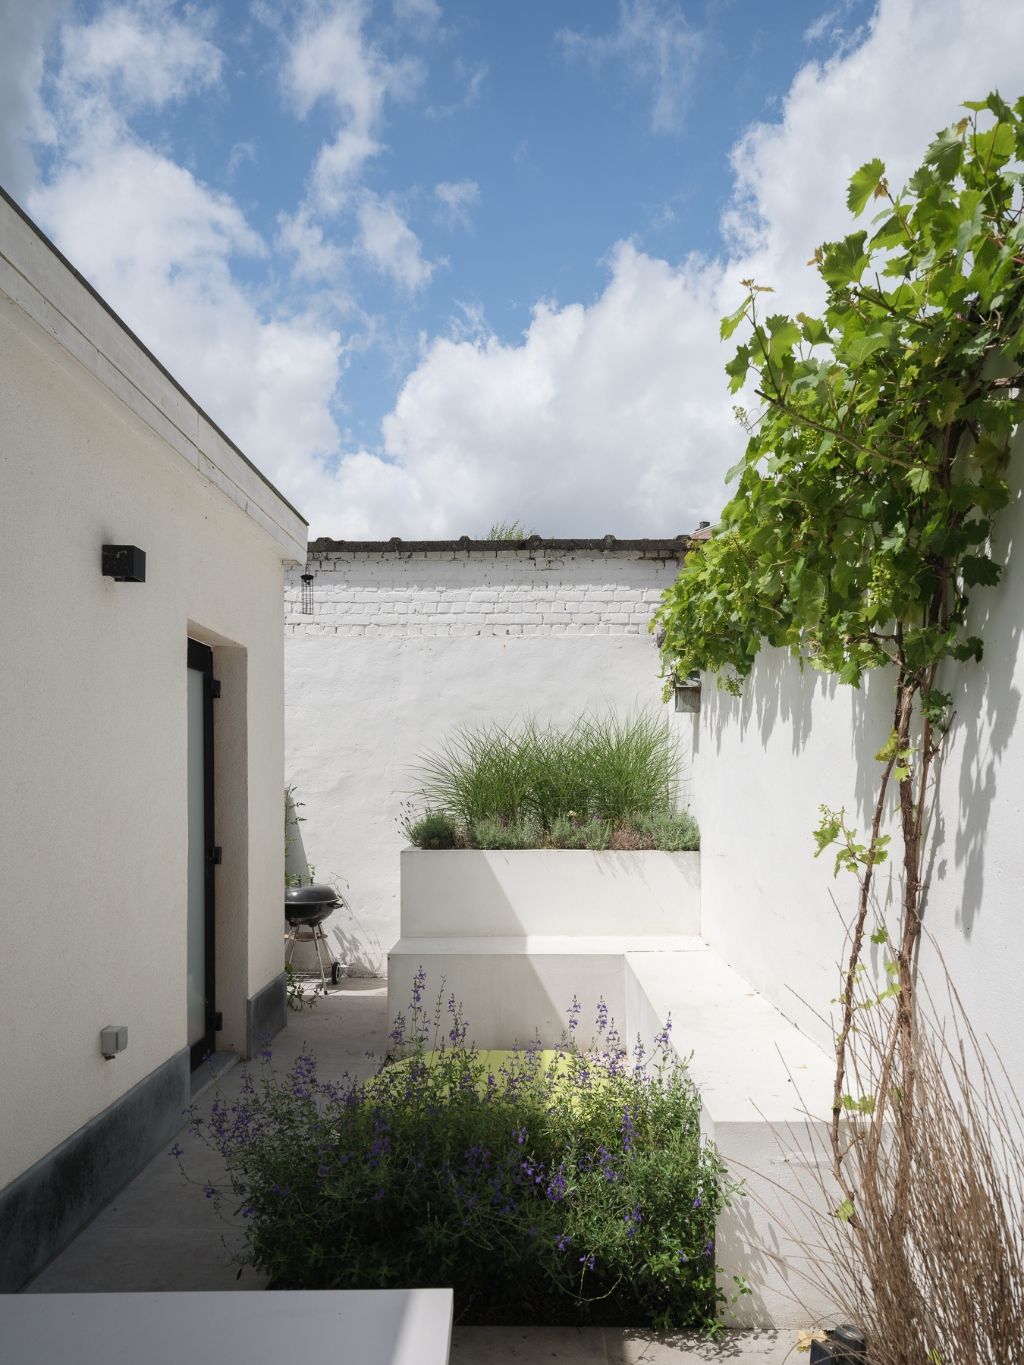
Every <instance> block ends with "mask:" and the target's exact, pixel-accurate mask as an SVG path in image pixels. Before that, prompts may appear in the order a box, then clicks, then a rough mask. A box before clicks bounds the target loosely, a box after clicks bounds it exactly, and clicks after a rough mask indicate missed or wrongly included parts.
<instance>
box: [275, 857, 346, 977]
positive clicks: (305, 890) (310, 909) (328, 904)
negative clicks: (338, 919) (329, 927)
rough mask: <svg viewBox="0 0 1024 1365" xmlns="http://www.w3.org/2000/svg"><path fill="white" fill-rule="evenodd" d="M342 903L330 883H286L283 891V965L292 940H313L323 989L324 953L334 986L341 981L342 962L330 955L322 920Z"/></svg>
mask: <svg viewBox="0 0 1024 1365" xmlns="http://www.w3.org/2000/svg"><path fill="white" fill-rule="evenodd" d="M343 904H344V902H343V900H342V899H341V897H340V896H339V895H338V893H337V892H336V891H335V890H334V887H333V886H320V885H317V884H316V883H313V884H312V885H311V886H289V887H288V889H287V890H286V891H285V893H284V917H285V920H286V921H287V923H288V931H287V933H286V934H285V943H286V944H287V945H288V946H287V948H286V949H285V955H284V960H285V965H288V964H289V963H290V962H291V960H292V957H293V955H294V953H295V945H296V943H313V944H315V945H316V960H317V962H318V964H319V966H320V984H321V985H322V986H323V988H324V990H326V989H327V971H328V969H327V967H325V964H324V953H326V955H327V963H328V965H329V970H330V977H331V983H332V984H333V985H335V986H336V985H337V984H338V982H339V981H340V980H341V973H342V964H341V962H340V961H339V960H338V958H337V957H336V956H335V955H334V952H333V950H332V948H331V945H330V941H329V939H328V937H327V935H326V934H325V933H324V928H323V924H324V920H325V919H326V918H327V916H328V915H329V914H330V913H331V911H332V910H336V909H337V908H338V906H339V905H343ZM321 950H322V951H321Z"/></svg>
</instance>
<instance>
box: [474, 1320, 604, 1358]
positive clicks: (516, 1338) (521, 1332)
mask: <svg viewBox="0 0 1024 1365" xmlns="http://www.w3.org/2000/svg"><path fill="white" fill-rule="evenodd" d="M607 1359H608V1357H607V1354H606V1352H605V1344H604V1332H603V1331H602V1330H601V1328H600V1327H453V1328H452V1350H451V1365H506V1363H507V1362H512V1361H515V1362H517V1365H548V1362H557V1365H593V1362H594V1361H598V1362H600V1365H605V1362H606V1361H607Z"/></svg>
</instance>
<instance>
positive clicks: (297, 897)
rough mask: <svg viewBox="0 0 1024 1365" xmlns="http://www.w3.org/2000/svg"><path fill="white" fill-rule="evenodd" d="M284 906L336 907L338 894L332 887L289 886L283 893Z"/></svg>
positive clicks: (317, 885) (316, 885)
mask: <svg viewBox="0 0 1024 1365" xmlns="http://www.w3.org/2000/svg"><path fill="white" fill-rule="evenodd" d="M284 903H285V905H336V904H337V903H338V893H337V892H336V891H335V889H334V887H333V886H322V885H319V884H317V883H315V882H314V884H313V885H312V886H289V887H288V889H287V890H286V891H285V893H284Z"/></svg>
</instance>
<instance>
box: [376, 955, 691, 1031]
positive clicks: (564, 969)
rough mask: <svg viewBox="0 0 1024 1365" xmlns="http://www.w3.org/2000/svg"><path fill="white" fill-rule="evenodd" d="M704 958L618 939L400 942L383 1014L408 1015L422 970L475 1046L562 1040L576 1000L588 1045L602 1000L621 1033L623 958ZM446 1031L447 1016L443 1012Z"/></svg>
mask: <svg viewBox="0 0 1024 1365" xmlns="http://www.w3.org/2000/svg"><path fill="white" fill-rule="evenodd" d="M691 951H700V952H705V953H706V951H707V949H706V948H705V947H704V945H703V943H702V942H701V940H700V939H697V938H693V937H691V936H684V935H670V936H665V937H660V938H655V937H651V936H643V935H642V936H638V937H624V936H622V935H610V934H607V935H593V936H585V937H581V936H578V935H537V934H533V935H528V936H520V937H515V938H512V937H500V938H499V937H473V938H469V937H458V938H456V937H449V938H405V937H403V938H401V939H399V941H398V942H397V943H396V944H395V946H394V948H393V949H392V950H391V952H390V953H389V954H388V1013H389V1015H390V1017H391V1018H392V1019H394V1018H395V1017H396V1016H397V1015H398V1014H399V1013H400V1012H404V1013H406V1014H408V1008H409V1004H410V1001H411V999H412V989H413V978H414V977H415V975H416V973H417V972H418V971H419V969H420V967H422V968H423V969H424V970H425V972H426V974H427V984H426V996H427V999H428V1000H429V1001H431V1002H433V1001H434V1000H435V999H436V997H437V995H438V993H439V992H442V993H443V995H444V997H445V1000H447V998H448V996H449V995H454V996H455V998H456V1000H458V1001H460V1002H461V1004H462V1006H463V1012H464V1017H465V1019H466V1021H467V1023H468V1026H469V1032H468V1037H469V1038H470V1039H472V1040H473V1041H474V1042H475V1043H476V1044H477V1046H478V1047H481V1048H508V1047H513V1046H514V1045H515V1044H516V1043H526V1042H528V1041H530V1039H532V1038H535V1037H537V1036H539V1037H540V1038H541V1039H542V1041H543V1042H544V1043H545V1044H547V1045H549V1046H550V1045H553V1044H554V1043H556V1042H557V1041H558V1039H559V1038H560V1037H561V1035H562V1031H563V1029H564V1028H565V1027H566V1025H567V1022H568V1018H567V1013H566V1011H567V1010H568V1007H569V1005H570V1003H571V1001H572V998H573V996H576V998H577V999H578V1000H579V1002H580V1006H581V1015H580V1025H579V1035H580V1037H582V1038H585V1039H587V1040H589V1038H590V1036H591V1034H592V1033H593V1030H594V1024H595V1021H596V1016H597V1005H598V1001H599V1000H600V999H602V998H603V1000H604V1002H605V1004H606V1005H607V1007H608V1010H609V1013H610V1014H611V1015H612V1016H613V1017H614V1019H615V1020H616V1022H617V1024H618V1027H619V1030H620V1032H624V1031H625V1027H626V1013H627V1010H626V970H625V961H626V956H627V954H629V953H633V952H637V953H641V955H643V956H646V955H647V954H648V953H651V952H655V953H659V954H669V955H671V956H675V955H677V954H686V953H688V952H691ZM445 1019H446V1023H445V1028H446V1030H447V1027H448V1024H447V1014H445Z"/></svg>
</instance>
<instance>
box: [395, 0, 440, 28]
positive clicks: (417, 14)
mask: <svg viewBox="0 0 1024 1365" xmlns="http://www.w3.org/2000/svg"><path fill="white" fill-rule="evenodd" d="M391 8H392V10H393V11H394V15H395V18H396V19H397V20H398V21H399V23H403V24H413V25H414V26H417V27H419V28H425V29H432V28H434V27H436V25H437V24H439V23H440V21H441V6H440V5H439V4H438V3H437V0H391Z"/></svg>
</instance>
